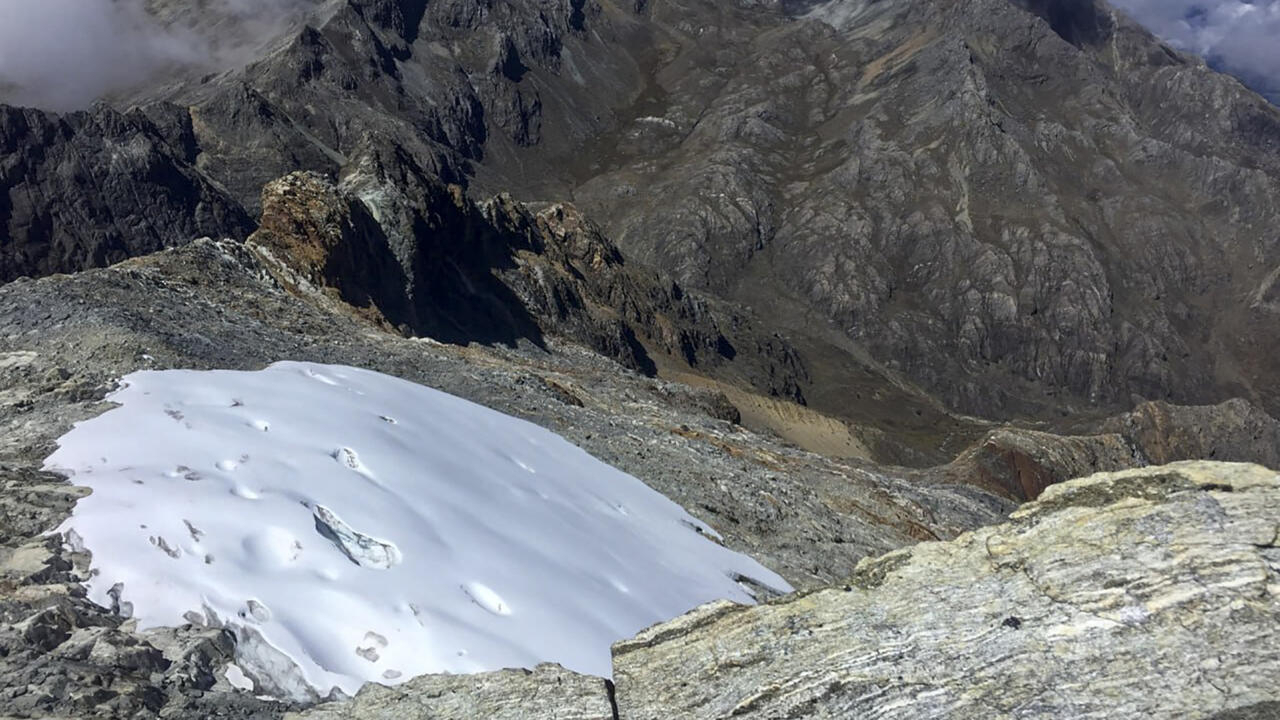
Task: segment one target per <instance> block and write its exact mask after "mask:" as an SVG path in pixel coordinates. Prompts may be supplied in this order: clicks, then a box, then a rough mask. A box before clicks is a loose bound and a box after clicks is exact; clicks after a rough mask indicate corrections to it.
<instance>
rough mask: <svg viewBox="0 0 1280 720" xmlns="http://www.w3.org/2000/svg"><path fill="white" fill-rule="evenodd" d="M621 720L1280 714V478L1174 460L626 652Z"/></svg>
mask: <svg viewBox="0 0 1280 720" xmlns="http://www.w3.org/2000/svg"><path fill="white" fill-rule="evenodd" d="M614 664H615V670H614V672H615V677H616V681H617V702H618V707H619V711H620V717H621V718H623V720H648V719H650V718H663V719H667V718H699V719H700V720H703V719H709V718H727V717H737V718H747V719H751V718H761V719H763V718H782V717H788V718H799V717H806V718H810V717H811V718H851V717H877V718H911V719H913V720H914V719H917V718H991V717H1018V718H1061V717H1072V718H1101V717H1144V718H1185V717H1194V718H1207V717H1215V716H1216V717H1221V718H1226V717H1251V716H1259V717H1269V715H1267V714H1266V713H1267V712H1268V711H1269V710H1270V711H1274V710H1275V709H1276V708H1277V707H1280V705H1277V704H1276V703H1277V702H1280V688H1278V687H1277V685H1276V682H1275V681H1276V678H1277V677H1280V475H1277V473H1276V472H1274V471H1271V470H1267V469H1265V468H1262V467H1260V466H1256V465H1243V464H1224V463H1209V462H1191V463H1178V464H1173V465H1168V466H1162V467H1152V468H1143V469H1138V470H1128V471H1123V472H1116V473H1101V474H1098V475H1094V476H1091V477H1088V478H1084V479H1080V480H1074V481H1071V482H1067V483H1063V484H1061V485H1056V486H1054V487H1051V488H1049V489H1048V490H1047V491H1046V492H1045V493H1044V494H1043V495H1042V496H1041V498H1040V499H1039V501H1037V502H1034V503H1030V504H1028V505H1026V506H1024V507H1023V508H1022V509H1021V510H1019V511H1017V512H1016V513H1014V514H1013V516H1012V517H1011V519H1010V521H1009V522H1008V523H1006V524H1004V525H1000V526H996V527H992V528H986V529H982V530H978V531H975V532H972V533H967V534H965V535H962V536H961V537H959V538H957V539H956V540H954V541H951V542H946V543H925V544H921V545H917V546H915V547H912V548H909V549H905V550H900V551H896V552H894V553H890V554H889V555H886V556H883V557H881V558H878V559H875V560H868V561H864V562H863V563H861V564H860V565H859V567H858V569H857V571H856V572H855V573H854V575H853V576H852V577H850V578H849V579H848V580H847V581H846V582H845V583H843V584H841V585H838V586H835V587H832V588H828V589H825V590H819V591H816V592H811V593H807V594H801V595H798V596H794V597H790V598H785V599H783V600H780V601H777V602H774V603H772V604H768V605H763V606H758V607H754V608H746V607H740V606H735V605H731V604H728V603H721V604H713V605H709V606H706V607H703V608H701V609H699V610H697V611H695V612H693V613H691V614H689V615H687V616H685V617H682V618H680V619H678V620H675V621H673V622H671V623H667V624H665V625H659V626H656V627H654V628H651V629H649V630H647V631H645V632H643V633H641V634H640V635H639V636H637V637H636V638H634V639H632V640H628V641H623V642H621V643H619V644H617V645H616V646H615V647H614Z"/></svg>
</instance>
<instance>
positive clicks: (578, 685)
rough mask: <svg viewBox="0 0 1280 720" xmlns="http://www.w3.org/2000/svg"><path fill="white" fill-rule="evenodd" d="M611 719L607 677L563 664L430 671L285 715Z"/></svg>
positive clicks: (299, 719)
mask: <svg viewBox="0 0 1280 720" xmlns="http://www.w3.org/2000/svg"><path fill="white" fill-rule="evenodd" d="M471 718H487V719H488V720H524V719H526V718H537V719H538V720H610V719H611V718H613V710H612V707H611V705H610V701H609V691H608V689H607V687H606V685H605V681H604V680H603V679H601V678H598V677H592V676H590V675H579V674H577V673H573V672H569V671H568V670H565V669H564V668H562V667H560V666H559V665H539V666H538V667H537V668H535V669H533V670H502V671H499V672H490V673H481V674H478V675H424V676H422V677H419V678H415V679H413V680H410V681H409V682H407V683H405V684H403V685H399V686H397V687H394V688H391V687H386V686H385V685H373V684H370V685H366V686H365V687H364V689H362V690H361V691H360V693H359V694H357V695H356V697H355V698H354V699H353V700H351V701H348V702H341V703H331V704H328V705H321V706H319V707H316V708H313V709H311V710H308V711H306V712H303V713H297V714H292V715H286V716H285V720H428V719H430V720H471Z"/></svg>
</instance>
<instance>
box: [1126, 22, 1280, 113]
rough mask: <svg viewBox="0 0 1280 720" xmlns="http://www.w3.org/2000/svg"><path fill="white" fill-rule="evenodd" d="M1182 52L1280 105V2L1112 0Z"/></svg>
mask: <svg viewBox="0 0 1280 720" xmlns="http://www.w3.org/2000/svg"><path fill="white" fill-rule="evenodd" d="M1112 1H1113V2H1114V3H1115V5H1116V6H1118V7H1120V8H1122V9H1123V10H1125V11H1126V12H1128V13H1130V14H1131V15H1132V16H1133V17H1134V18H1135V19H1136V20H1138V21H1139V22H1141V23H1142V24H1144V25H1146V26H1147V27H1148V28H1150V29H1151V31H1152V32H1154V33H1156V34H1157V35H1159V36H1160V37H1162V38H1164V39H1165V40H1167V41H1169V42H1170V43H1171V44H1173V45H1174V46H1176V47H1178V48H1179V49H1182V50H1186V51H1187V52H1192V53H1195V54H1197V55H1202V56H1204V57H1205V59H1207V60H1208V61H1209V62H1210V63H1211V64H1212V65H1213V66H1214V67H1217V68H1219V69H1220V70H1222V71H1224V72H1228V73H1231V74H1233V75H1236V76H1238V77H1239V78H1240V79H1241V80H1242V81H1244V82H1245V84H1247V85H1249V86H1250V87H1252V88H1253V89H1255V90H1257V91H1258V92H1260V93H1262V94H1263V95H1266V96H1267V97H1268V98H1269V99H1270V100H1271V101H1272V102H1275V103H1280V0H1112Z"/></svg>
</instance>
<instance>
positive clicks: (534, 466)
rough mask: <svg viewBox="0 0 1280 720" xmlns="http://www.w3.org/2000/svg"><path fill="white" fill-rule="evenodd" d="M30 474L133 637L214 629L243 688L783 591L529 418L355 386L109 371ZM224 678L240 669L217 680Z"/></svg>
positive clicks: (425, 668)
mask: <svg viewBox="0 0 1280 720" xmlns="http://www.w3.org/2000/svg"><path fill="white" fill-rule="evenodd" d="M111 400H112V401H114V402H116V403H119V404H120V405H121V407H119V408H117V409H114V410H111V411H109V412H107V413H106V414H104V415H102V416H100V417H98V418H95V419H93V420H89V421H87V422H82V423H80V424H78V425H77V426H76V427H75V428H74V429H73V430H72V431H71V432H70V433H68V434H67V435H65V436H63V437H62V438H61V440H60V441H59V449H58V450H57V452H55V453H54V454H53V455H51V456H50V457H49V458H48V459H47V460H46V468H47V469H50V470H55V471H58V472H62V473H65V474H67V475H69V476H71V477H72V479H73V482H75V483H77V484H80V485H84V486H87V487H89V488H92V490H93V493H92V494H91V495H89V496H88V497H86V498H85V499H83V500H81V501H80V502H79V503H78V504H77V505H76V507H75V511H74V514H73V515H72V517H71V518H69V519H68V520H67V521H66V522H65V523H64V524H63V526H62V527H60V528H59V530H60V531H63V532H68V533H73V534H72V535H70V536H71V537H72V538H73V542H75V543H79V544H83V546H84V547H85V548H87V549H88V550H89V551H91V552H92V553H93V562H92V567H93V575H92V577H91V578H90V580H89V583H88V585H89V592H90V597H91V598H92V599H93V600H94V601H95V602H98V603H100V604H103V605H105V606H107V607H115V606H119V608H120V610H121V612H122V613H126V614H131V615H132V616H133V617H135V618H137V620H138V622H139V624H140V626H141V627H143V628H147V627H155V626H174V625H181V624H183V623H185V622H189V621H196V622H203V623H207V624H213V625H217V624H223V625H226V626H228V627H231V628H233V629H234V630H235V632H236V634H237V636H238V637H239V639H240V645H239V651H238V652H239V656H238V657H237V662H238V664H239V669H240V670H243V673H244V675H245V676H247V677H248V678H250V679H252V680H253V681H255V682H256V689H257V691H258V692H260V693H268V694H273V695H277V696H285V697H293V698H299V699H301V698H306V697H315V696H317V695H318V696H320V697H323V696H326V695H328V694H329V692H330V690H331V689H332V688H334V687H337V688H340V689H341V690H342V691H343V692H345V693H348V694H350V693H354V692H355V691H356V690H357V689H358V688H359V687H360V686H361V685H362V684H364V683H365V682H368V681H377V682H382V683H386V684H395V683H397V682H402V681H404V680H407V679H409V678H411V677H414V676H416V675H421V674H424V673H440V672H452V673H470V672H479V671H485V670H496V669H501V668H506V667H533V666H535V665H536V664H538V663H540V662H556V663H560V664H562V665H564V666H565V667H567V668H569V669H571V670H576V671H579V672H583V673H588V674H593V675H600V676H605V677H608V676H609V675H610V673H611V666H610V655H609V647H610V645H611V644H612V643H613V642H615V641H617V640H619V639H622V638H625V637H629V636H631V635H634V634H635V633H636V632H637V631H639V630H641V629H643V628H645V627H648V626H649V625H651V624H653V623H655V622H659V621H663V620H668V619H671V618H673V617H676V616H678V615H680V614H681V613H684V612H686V611H688V610H690V609H692V608H693V607H695V606H697V605H699V604H701V603H704V602H708V601H711V600H716V599H720V598H725V599H729V600H735V601H739V602H744V603H749V602H751V601H752V597H751V595H750V594H748V592H746V591H745V589H744V586H743V585H741V584H739V582H737V579H739V578H744V577H745V578H751V579H753V580H754V581H756V582H758V583H761V584H763V585H765V586H768V587H770V588H774V589H777V590H779V591H789V590H790V589H791V588H790V587H789V586H788V585H787V583H786V581H784V580H783V579H782V578H781V577H779V576H778V575H776V574H774V573H773V572H770V571H769V570H767V569H765V568H764V567H762V566H761V565H760V564H759V563H757V562H755V561H754V560H752V559H751V558H749V557H746V556H744V555H741V554H738V553H735V552H732V551H730V550H728V549H726V548H724V547H722V546H720V545H718V544H716V543H715V542H712V541H711V540H709V539H708V538H707V537H706V536H708V535H714V532H713V531H712V530H711V529H710V528H708V527H707V526H705V525H704V524H702V523H700V522H699V521H697V520H695V519H693V518H692V517H691V516H689V515H688V514H687V513H686V512H685V511H684V510H683V509H681V508H680V507H679V506H678V505H676V504H675V503H673V502H671V501H670V500H668V499H667V498H665V497H663V496H662V495H660V494H659V493H657V492H655V491H653V490H651V489H650V488H648V487H647V486H645V485H644V484H643V483H641V482H640V481H639V480H637V479H636V478H634V477H632V476H630V475H627V474H625V473H623V472H621V471H619V470H617V469H615V468H613V467H610V466H609V465H606V464H604V463H602V462H600V461H598V460H596V459H594V458H593V457H591V456H590V455H588V454H587V453H586V452H584V451H583V450H581V449H579V448H577V447H575V446H574V445H571V444H570V443H569V442H567V441H566V440H564V439H563V438H561V437H559V436H558V435H555V434H554V433H551V432H549V431H547V430H544V429H542V428H540V427H538V426H536V425H533V424H531V423H528V422H525V421H523V420H518V419H516V418H513V417H510V416H507V415H504V414H502V413H499V412H496V411H493V410H490V409H488V408H484V407H481V406H479V405H476V404H474V403H471V402H468V401H466V400H462V399H461V398H457V397H454V396H452V395H448V394H445V393H442V392H439V391H436V390H432V389H430V388H426V387H423V386H420V385H416V384H413V383H410V382H407V381H404V380H400V379H398V378H394V377H390V376H387V375H382V374H379V373H375V372H370V371H367V370H359V369H355V368H349V367H335V366H325V365H315V364H305V363H293V362H286V363H278V364H276V365H273V366H271V367H270V368H268V369H266V370H262V371H259V372H233V371H212V372H197V371H186V370H170V371H161V372H138V373H134V374H132V375H129V376H127V377H126V378H124V380H123V381H122V387H121V389H120V390H118V391H117V392H115V393H114V394H113V395H112V396H111ZM236 674H237V676H238V675H239V672H238V671H236Z"/></svg>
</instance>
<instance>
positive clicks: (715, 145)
mask: <svg viewBox="0 0 1280 720" xmlns="http://www.w3.org/2000/svg"><path fill="white" fill-rule="evenodd" d="M708 5H709V4H702V3H684V4H678V5H674V4H653V5H651V6H650V8H649V9H648V10H647V11H646V18H647V20H648V21H649V22H650V23H652V24H653V25H654V26H655V27H657V28H661V29H662V30H660V31H658V32H660V33H661V34H660V37H661V38H662V41H663V48H664V52H663V58H664V61H663V62H662V63H660V64H659V65H658V66H657V67H656V68H655V70H654V73H655V80H654V83H655V87H653V88H652V89H651V90H650V91H649V92H647V93H646V94H645V95H643V96H642V97H641V99H640V100H639V101H637V103H636V105H635V107H634V109H633V111H632V118H630V119H628V120H626V121H625V122H624V123H623V124H622V125H620V126H619V127H617V128H616V129H614V130H613V131H611V134H610V135H609V136H608V139H602V140H601V147H604V148H610V149H611V150H612V151H611V152H609V153H607V154H605V155H604V156H603V157H599V158H598V159H597V162H596V166H597V167H593V168H592V169H591V170H590V172H589V173H587V179H585V180H583V181H581V182H580V183H578V184H577V185H576V187H575V191H574V192H575V199H576V201H577V202H578V203H579V205H580V206H582V207H583V208H584V210H585V211H587V212H588V213H590V214H592V215H594V216H596V217H598V218H600V219H601V220H602V222H604V223H605V226H606V229H607V230H609V231H610V233H611V234H612V236H613V237H614V238H615V240H616V241H617V242H618V244H619V246H620V247H622V249H623V250H624V252H627V253H628V254H629V255H630V256H632V257H634V258H636V259H638V260H640V261H643V262H648V263H651V264H654V265H656V266H658V267H661V268H664V269H666V270H668V271H670V272H672V273H673V274H674V275H675V277H676V278H678V279H679V280H681V281H683V282H685V283H686V284H688V285H690V286H692V287H706V288H711V289H713V290H714V291H716V292H718V293H720V294H722V295H725V296H728V297H730V298H731V299H736V300H741V301H744V302H746V303H749V304H751V305H753V306H756V307H771V306H777V318H776V323H777V324H778V325H780V326H783V327H787V328H789V329H790V328H794V329H795V330H796V331H797V332H798V331H799V330H800V329H801V328H803V327H804V326H805V324H806V323H812V320H810V319H808V317H807V313H813V314H816V315H818V316H821V317H823V318H825V319H828V320H830V321H831V322H833V323H835V325H836V326H837V327H838V328H839V331H840V332H841V333H843V334H844V335H846V336H847V337H849V338H853V339H855V340H857V341H858V342H859V343H861V344H863V345H864V346H865V347H866V348H867V349H868V350H869V351H870V352H871V354H872V355H873V356H874V357H876V358H877V359H879V360H881V361H883V362H885V363H887V364H889V365H890V366H891V367H893V368H895V369H899V370H901V371H902V372H903V373H904V374H906V375H907V376H909V377H911V378H913V379H915V380H916V381H917V382H920V383H922V384H923V385H924V386H926V387H927V388H929V389H930V390H932V391H934V392H936V393H938V394H939V395H940V396H941V397H942V398H944V399H945V401H946V402H947V403H948V404H949V405H951V406H953V407H960V408H964V409H966V410H969V411H972V412H977V413H980V414H986V415H1003V414H1005V413H1010V412H1012V413H1032V414H1043V415H1052V414H1053V413H1054V412H1055V411H1056V410H1057V409H1065V408H1067V407H1071V406H1073V405H1074V406H1079V405H1085V404H1102V405H1107V406H1115V405H1122V404H1125V403H1127V402H1128V400H1129V398H1130V395H1131V394H1137V395H1140V396H1142V397H1145V398H1149V399H1154V400H1170V401H1175V402H1196V403H1201V402H1219V401H1222V400H1225V399H1227V398H1229V397H1232V396H1242V397H1247V398H1249V399H1251V400H1254V401H1255V402H1257V403H1258V404H1260V405H1261V406H1262V407H1263V408H1265V409H1267V410H1269V411H1270V412H1272V413H1273V414H1274V413H1275V412H1276V410H1277V408H1278V407H1280V405H1278V404H1277V403H1278V399H1277V396H1276V395H1275V392H1274V387H1275V385H1274V383H1271V382H1269V381H1263V380H1261V379H1262V378H1264V377H1270V376H1273V375H1274V374H1275V373H1276V370H1277V368H1276V365H1275V364H1274V361H1273V357H1274V356H1273V355H1272V354H1269V353H1260V352H1259V350H1260V348H1262V347H1266V346H1274V345H1276V344H1278V343H1280V338H1277V337H1276V336H1275V335H1274V332H1275V328H1276V327H1277V325H1276V324H1275V322H1274V317H1273V315H1272V314H1270V313H1269V312H1268V311H1264V310H1262V309H1261V306H1259V305H1256V304H1255V303H1253V302H1251V301H1249V300H1246V299H1245V298H1248V297H1250V296H1253V295H1255V294H1256V293H1257V292H1258V290H1259V288H1261V287H1264V286H1269V285H1268V281H1267V280H1266V278H1267V277H1268V275H1269V274H1270V273H1272V272H1274V270H1275V268H1276V266H1277V264H1278V263H1280V256H1278V255H1277V253H1280V245H1277V240H1276V234H1275V232H1274V227H1275V226H1276V224H1277V213H1278V212H1280V208H1278V206H1277V204H1276V202H1277V201H1276V198H1277V197H1280V111H1278V110H1277V109H1276V108H1275V107H1272V106H1270V105H1269V104H1267V103H1266V101H1265V100H1263V99H1262V98H1260V97H1258V96H1256V95H1254V94H1252V93H1250V92H1249V91H1247V90H1245V89H1244V88H1242V87H1241V86H1240V85H1239V84H1238V83H1236V82H1235V81H1233V80H1231V79H1228V78H1225V77H1222V76H1218V75H1215V74H1213V73H1212V72H1210V71H1208V70H1207V69H1206V68H1204V66H1203V64H1201V63H1199V62H1198V61H1196V60H1193V59H1191V58H1188V57H1186V56H1183V55H1180V54H1178V53H1176V52H1174V51H1172V50H1170V49H1169V48H1167V47H1165V46H1162V45H1161V44H1160V43H1158V42H1156V41H1155V40H1154V39H1152V38H1151V37H1150V36H1149V35H1147V34H1146V33H1145V32H1144V31H1142V30H1141V29H1139V28H1138V27H1136V26H1135V25H1134V24H1132V23H1131V22H1129V21H1128V20H1127V19H1125V18H1124V17H1123V16H1121V15H1119V14H1118V13H1116V12H1115V11H1113V10H1112V9H1110V8H1109V7H1107V6H1105V5H1104V4H1102V3H1095V2H1092V0H1090V1H1089V2H1067V1H1065V0H1053V1H1045V2H1022V3H1011V2H1008V0H984V1H983V2H970V3H961V4H956V5H940V4H938V3H933V2H924V1H920V2H915V1H911V0H896V1H893V2H875V3H872V2H861V1H858V0H837V1H835V2H828V3H822V4H820V5H818V6H816V7H814V9H813V11H812V13H811V15H809V16H808V17H806V18H805V19H800V20H784V19H779V18H775V19H772V20H771V19H770V18H769V17H768V13H767V12H764V11H761V10H758V9H755V8H752V9H745V8H741V7H726V6H724V4H723V3H718V4H716V5H717V8H716V9H711V8H710V7H708ZM1019 6H1021V7H1019ZM1024 8H1027V9H1024ZM1028 9H1029V10H1030V11H1028ZM779 301H782V302H779ZM839 402H840V400H836V403H837V404H838V403H839Z"/></svg>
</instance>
